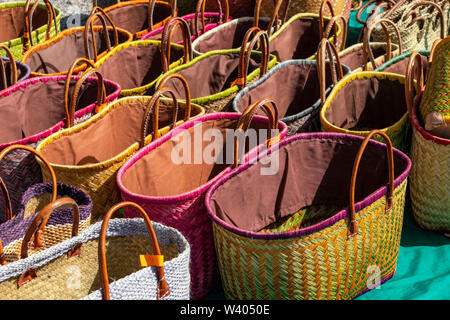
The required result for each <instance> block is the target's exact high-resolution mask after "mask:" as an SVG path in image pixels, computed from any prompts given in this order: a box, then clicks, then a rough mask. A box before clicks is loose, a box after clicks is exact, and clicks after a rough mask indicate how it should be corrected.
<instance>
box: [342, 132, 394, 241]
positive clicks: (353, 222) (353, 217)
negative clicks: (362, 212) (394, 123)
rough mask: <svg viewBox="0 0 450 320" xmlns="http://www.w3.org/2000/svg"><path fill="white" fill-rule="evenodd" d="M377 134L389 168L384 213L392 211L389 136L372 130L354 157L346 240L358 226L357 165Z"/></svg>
mask: <svg viewBox="0 0 450 320" xmlns="http://www.w3.org/2000/svg"><path fill="white" fill-rule="evenodd" d="M375 134H379V135H380V136H382V137H383V139H384V140H385V142H386V146H387V160H388V167H389V187H388V192H387V199H386V209H385V213H388V212H389V211H391V210H392V202H393V198H394V152H393V148H392V143H391V140H390V139H389V136H388V135H387V134H386V133H384V132H383V131H380V130H373V131H371V132H370V133H369V135H368V136H367V137H366V138H365V139H364V141H363V143H362V144H361V147H360V148H359V151H358V154H357V156H356V159H355V162H354V165H353V170H352V178H351V182H350V226H349V232H348V238H349V239H350V238H352V237H354V236H356V235H357V234H358V225H357V222H356V213H355V186H356V176H357V174H358V169H359V164H360V162H361V158H362V156H363V154H364V151H365V150H366V147H367V145H368V144H369V142H370V139H371V138H372V137H373V136H374V135H375Z"/></svg>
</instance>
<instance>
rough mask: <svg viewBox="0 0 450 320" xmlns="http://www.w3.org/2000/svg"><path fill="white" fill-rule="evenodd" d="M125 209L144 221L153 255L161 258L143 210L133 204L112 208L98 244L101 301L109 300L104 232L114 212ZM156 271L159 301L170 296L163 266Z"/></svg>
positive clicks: (156, 239)
mask: <svg viewBox="0 0 450 320" xmlns="http://www.w3.org/2000/svg"><path fill="white" fill-rule="evenodd" d="M126 207H130V208H133V209H135V211H136V212H137V213H139V215H140V216H141V217H142V218H143V219H144V222H145V225H146V226H147V230H148V233H149V236H150V240H151V241H152V244H153V248H154V249H155V254H156V255H158V256H161V249H160V247H159V243H158V238H157V237H156V233H155V230H154V229H153V226H152V222H151V221H150V218H149V217H148V215H147V213H146V212H145V211H144V209H142V208H141V207H140V206H139V205H137V204H135V203H133V202H122V203H119V204H117V205H115V206H114V207H112V208H111V209H110V210H109V211H108V213H107V214H106V216H105V219H104V220H103V224H102V229H101V232H100V239H99V244H98V261H99V269H100V283H101V287H102V298H103V300H110V299H111V296H110V292H109V279H108V269H107V266H106V232H107V231H108V224H109V220H110V219H111V217H112V215H113V214H114V213H115V212H116V211H118V210H120V209H123V208H126ZM156 270H157V272H158V287H157V295H156V297H157V299H158V300H159V299H162V298H164V297H166V296H168V295H169V294H170V289H169V285H168V284H167V281H166V278H165V272H164V265H161V266H156Z"/></svg>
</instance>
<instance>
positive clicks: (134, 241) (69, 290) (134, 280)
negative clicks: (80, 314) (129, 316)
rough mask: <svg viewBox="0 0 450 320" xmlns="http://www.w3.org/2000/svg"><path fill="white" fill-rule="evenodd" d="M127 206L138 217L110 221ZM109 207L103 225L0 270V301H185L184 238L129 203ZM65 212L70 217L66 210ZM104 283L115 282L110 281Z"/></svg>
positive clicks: (186, 256)
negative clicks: (150, 218)
mask: <svg viewBox="0 0 450 320" xmlns="http://www.w3.org/2000/svg"><path fill="white" fill-rule="evenodd" d="M128 206H133V207H134V208H135V209H136V210H138V212H139V213H140V214H141V216H142V217H143V218H144V219H112V220H110V218H111V216H112V215H113V214H114V213H115V211H116V210H120V209H122V208H124V207H128ZM75 208H76V205H75ZM113 209H114V210H111V211H110V212H108V213H107V219H105V220H104V221H103V223H102V222H98V223H96V224H94V225H92V226H90V227H89V228H88V229H86V230H84V231H83V232H81V233H80V234H75V236H73V237H72V238H70V239H68V240H66V241H64V242H61V243H59V244H57V245H55V246H53V247H51V248H49V249H47V250H44V251H42V252H39V253H36V254H34V255H32V256H29V257H27V258H25V259H23V260H20V261H16V262H13V263H11V264H8V265H5V266H0V299H2V300H78V299H85V300H100V299H102V298H103V299H104V300H109V299H113V300H157V299H158V300H187V299H189V285H190V277H189V257H190V248H189V244H188V243H187V241H186V239H185V238H184V237H183V236H182V235H181V234H180V233H179V232H178V231H176V230H174V229H172V228H169V227H166V226H163V225H161V224H158V223H152V222H151V221H150V220H149V219H148V217H147V215H145V213H144V211H143V210H142V209H141V208H139V207H137V206H136V205H135V204H132V203H122V204H120V205H118V206H116V207H115V208H113ZM68 213H70V215H69V217H70V218H72V215H71V214H72V212H71V210H70V209H69V210H68ZM75 216H77V215H76V214H75ZM77 233H78V232H77ZM106 247H107V249H106ZM74 248H76V249H78V250H76V251H75V252H74V250H73V249H74ZM139 261H141V263H139ZM143 267H144V268H143ZM76 275H81V276H80V277H79V278H78V280H79V281H78V282H77V281H76V280H75V281H72V280H73V279H76ZM25 276H28V279H24V278H25ZM108 276H109V278H108ZM109 279H115V280H114V281H113V282H111V283H110V282H109ZM25 280H28V281H25ZM18 284H19V285H18Z"/></svg>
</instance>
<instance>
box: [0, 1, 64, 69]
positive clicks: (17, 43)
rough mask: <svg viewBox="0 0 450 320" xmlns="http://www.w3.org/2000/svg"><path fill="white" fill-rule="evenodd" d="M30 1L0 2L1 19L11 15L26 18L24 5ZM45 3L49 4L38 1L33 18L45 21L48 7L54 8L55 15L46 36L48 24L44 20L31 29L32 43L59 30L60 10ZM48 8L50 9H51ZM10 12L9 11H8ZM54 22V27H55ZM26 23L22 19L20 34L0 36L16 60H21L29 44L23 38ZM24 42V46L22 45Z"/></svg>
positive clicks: (44, 38) (7, 18) (41, 40)
mask: <svg viewBox="0 0 450 320" xmlns="http://www.w3.org/2000/svg"><path fill="white" fill-rule="evenodd" d="M29 2H31V1H26V2H25V1H21V2H6V3H0V17H2V18H1V19H2V20H3V19H5V20H4V21H9V20H11V19H13V18H12V16H14V17H16V19H24V20H25V19H26V15H25V14H24V12H25V7H26V4H27V3H29ZM47 3H48V4H50V5H49V6H47V5H46V4H44V3H39V4H38V6H37V10H38V12H37V14H36V16H34V19H35V20H36V19H38V20H39V21H47V22H48V20H47V16H48V15H49V13H48V11H47V10H48V8H49V7H50V8H53V9H52V10H54V13H55V16H54V17H53V18H54V19H52V26H51V28H50V32H49V33H48V37H47V31H48V26H47V24H46V23H45V22H43V23H42V25H41V26H40V27H39V28H37V29H36V30H33V31H32V32H31V39H32V40H33V44H34V43H40V42H43V41H45V40H48V39H50V38H51V37H54V36H55V35H56V33H57V30H60V29H61V28H60V22H61V11H60V10H59V9H58V8H54V7H53V6H51V3H50V2H49V1H48V0H47ZM52 10H50V11H52ZM9 12H11V13H9ZM38 14H39V15H41V17H39V18H38V17H37V15H38ZM50 15H53V13H51V14H50ZM55 24H56V27H55ZM27 25H28V23H27V21H26V20H25V21H23V24H21V25H20V29H21V32H20V34H17V35H16V38H9V39H4V38H3V37H2V39H3V40H1V41H2V42H3V43H2V44H4V45H6V46H7V47H9V48H10V49H11V51H12V52H13V54H14V57H15V59H16V60H19V61H20V60H21V59H22V55H23V53H24V51H26V50H27V49H29V47H30V46H31V45H30V43H29V41H28V40H27V39H26V38H24V34H26V33H27V31H26V28H27V27H26V26H27ZM0 32H1V31H0ZM24 44H25V46H24Z"/></svg>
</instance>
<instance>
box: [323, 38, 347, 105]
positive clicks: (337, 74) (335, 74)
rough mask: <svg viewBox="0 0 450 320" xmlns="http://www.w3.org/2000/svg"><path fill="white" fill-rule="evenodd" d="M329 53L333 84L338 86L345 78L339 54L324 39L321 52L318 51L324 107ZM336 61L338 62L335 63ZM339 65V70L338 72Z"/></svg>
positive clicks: (330, 43) (332, 45)
mask: <svg viewBox="0 0 450 320" xmlns="http://www.w3.org/2000/svg"><path fill="white" fill-rule="evenodd" d="M327 53H328V57H329V64H330V69H331V77H332V81H333V84H334V85H336V84H337V82H338V81H339V80H341V79H342V78H344V71H343V69H342V64H341V59H340V58H339V53H338V51H337V49H336V47H335V46H334V44H333V43H332V42H330V41H329V40H328V39H326V38H322V40H321V41H320V44H319V50H318V51H317V73H318V77H319V84H320V99H321V100H322V105H323V104H324V103H325V100H326V96H325V90H326V71H325V66H326V61H325V59H326V56H327ZM335 59H336V62H335ZM336 64H337V67H338V68H337V70H336Z"/></svg>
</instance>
